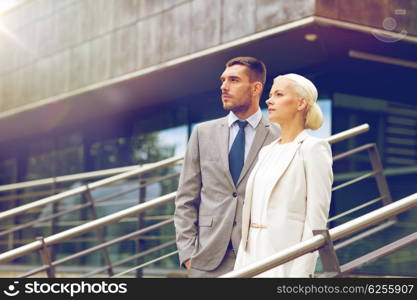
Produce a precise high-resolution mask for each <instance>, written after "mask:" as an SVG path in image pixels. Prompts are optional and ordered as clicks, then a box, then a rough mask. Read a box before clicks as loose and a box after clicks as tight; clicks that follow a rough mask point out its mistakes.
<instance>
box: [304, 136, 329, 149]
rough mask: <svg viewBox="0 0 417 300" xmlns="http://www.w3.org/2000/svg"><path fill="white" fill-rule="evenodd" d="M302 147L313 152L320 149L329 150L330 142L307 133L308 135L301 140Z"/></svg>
mask: <svg viewBox="0 0 417 300" xmlns="http://www.w3.org/2000/svg"><path fill="white" fill-rule="evenodd" d="M302 148H304V149H305V150H307V151H309V152H315V151H318V150H320V149H322V150H327V151H330V150H331V148H330V144H329V142H328V141H327V140H326V139H322V138H318V137H315V136H312V135H308V137H307V138H306V139H305V140H304V141H303V145H302Z"/></svg>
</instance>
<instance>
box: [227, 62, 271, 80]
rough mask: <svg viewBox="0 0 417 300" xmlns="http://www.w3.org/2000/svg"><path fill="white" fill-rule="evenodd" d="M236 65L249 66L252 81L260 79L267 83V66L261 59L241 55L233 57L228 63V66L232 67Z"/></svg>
mask: <svg viewBox="0 0 417 300" xmlns="http://www.w3.org/2000/svg"><path fill="white" fill-rule="evenodd" d="M234 65H242V66H246V67H248V69H249V72H248V73H249V79H250V81H251V82H253V81H259V82H261V83H262V84H263V85H265V81H266V67H265V64H264V63H263V62H262V61H260V60H259V59H256V58H254V57H250V56H239V57H235V58H232V59H231V60H229V61H228V62H227V63H226V67H231V66H234Z"/></svg>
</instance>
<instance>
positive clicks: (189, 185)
mask: <svg viewBox="0 0 417 300" xmlns="http://www.w3.org/2000/svg"><path fill="white" fill-rule="evenodd" d="M200 191H201V170H200V155H199V144H198V127H196V128H195V130H193V132H192V134H191V137H190V140H189V142H188V146H187V151H186V154H185V157H184V164H183V167H182V171H181V175H180V180H179V187H178V190H177V196H176V199H175V213H174V223H175V230H176V242H177V248H178V252H179V258H180V263H181V265H183V264H184V262H185V261H186V260H188V259H190V258H191V256H192V254H193V252H194V247H195V242H196V238H197V234H198V227H197V221H198V207H199V204H200Z"/></svg>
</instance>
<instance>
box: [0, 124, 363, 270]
mask: <svg viewBox="0 0 417 300" xmlns="http://www.w3.org/2000/svg"><path fill="white" fill-rule="evenodd" d="M367 130H369V125H368V124H364V125H361V126H358V127H354V128H351V129H349V130H346V131H343V132H341V133H338V134H336V135H334V136H331V137H329V138H328V139H327V140H328V142H329V143H335V142H338V141H341V140H344V139H347V138H350V137H352V136H355V135H358V134H360V133H363V132H365V131H367ZM182 159H183V158H182V157H178V158H172V159H168V160H165V161H161V162H159V163H156V164H158V166H155V164H151V166H149V168H141V169H140V170H139V171H138V170H133V171H129V172H128V174H119V175H116V176H113V177H111V178H108V179H104V180H100V181H98V182H95V183H92V184H88V185H86V186H84V187H85V188H86V189H80V188H84V187H79V188H76V189H75V190H76V194H82V193H83V192H85V191H88V190H91V189H93V188H97V187H100V186H104V185H105V184H109V183H112V182H115V181H118V180H121V179H124V178H127V177H130V176H135V175H139V174H140V173H141V172H143V173H144V172H148V171H150V170H154V169H156V168H158V167H160V166H161V165H163V162H165V163H166V161H169V162H168V163H166V165H169V164H172V163H177V162H179V161H180V160H182ZM171 161H172V162H171ZM69 192H71V191H69ZM175 194H176V193H171V194H169V195H166V196H169V197H170V200H167V201H166V202H164V203H167V202H170V201H173V200H174V199H175ZM72 195H74V194H71V196H72ZM170 195H171V196H170ZM66 197H69V196H68V194H67V192H64V193H61V194H57V195H54V196H51V197H47V198H45V199H41V200H39V201H37V203H40V204H37V205H33V206H31V207H29V206H28V205H24V206H23V207H24V209H22V208H21V207H20V210H19V212H24V211H27V210H29V209H33V208H34V207H39V206H41V205H42V206H43V205H46V204H49V203H54V202H56V201H59V200H60V199H61V200H62V199H64V198H66ZM164 197H165V196H163V197H160V198H157V199H155V200H158V199H161V198H164ZM45 200H47V201H48V202H46V201H45ZM155 200H151V201H148V202H146V203H145V204H150V203H153V201H155ZM40 201H42V202H40ZM45 202H46V203H45ZM145 204H140V205H136V206H134V207H131V208H129V209H126V210H123V211H120V212H118V213H115V214H112V215H109V216H107V217H104V218H101V219H97V220H95V221H91V222H88V223H85V224H83V225H80V226H77V227H75V228H72V229H69V230H66V231H64V232H61V233H58V234H55V235H52V236H50V237H47V238H45V239H44V244H42V243H41V242H40V241H36V242H32V243H30V244H27V245H24V246H21V247H19V248H16V249H13V250H10V251H8V252H5V253H3V254H0V262H2V261H8V260H11V259H14V258H17V257H20V256H22V255H25V254H26V253H30V252H32V251H35V250H39V249H40V248H41V247H42V245H43V246H46V247H48V246H50V245H53V244H56V243H59V242H61V241H63V240H65V239H67V238H69V237H72V236H75V235H79V234H82V233H85V232H88V231H91V230H93V229H96V228H99V227H102V226H105V225H108V224H111V223H114V222H117V221H118V220H120V219H121V218H124V217H126V216H131V215H134V214H137V213H139V212H144V211H146V210H147V209H149V208H151V207H148V208H146V209H145V208H140V207H141V206H142V205H145ZM158 205H160V204H158ZM152 207H154V206H152ZM136 209H138V210H137V211H136ZM11 211H12V212H10V210H9V211H7V212H5V213H8V214H4V213H3V214H2V213H0V220H1V219H2V218H6V217H11V216H14V215H16V214H18V213H19V212H17V211H16V209H12V210H11ZM119 214H128V215H124V217H121V218H119V217H117V216H119ZM115 215H116V218H117V219H115V218H114V217H115ZM105 218H108V219H107V220H103V219H105Z"/></svg>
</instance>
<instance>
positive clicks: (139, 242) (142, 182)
mask: <svg viewBox="0 0 417 300" xmlns="http://www.w3.org/2000/svg"><path fill="white" fill-rule="evenodd" d="M138 200H139V201H138V203H139V204H141V203H144V202H145V201H146V179H143V178H142V176H141V175H139V198H138ZM143 225H144V220H143V214H138V229H141V228H143ZM144 246H145V245H144V240H143V239H142V238H141V236H140V235H139V236H138V237H137V239H136V253H140V252H142V251H143V249H144V248H145V247H144ZM142 264H143V257H139V258H138V259H137V265H138V266H139V265H142ZM142 277H143V270H142V269H137V270H136V278H142Z"/></svg>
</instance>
